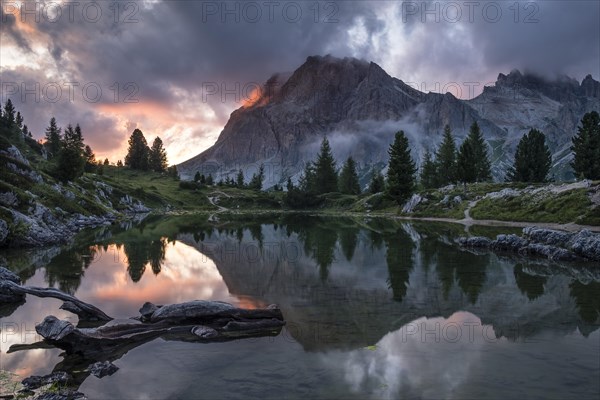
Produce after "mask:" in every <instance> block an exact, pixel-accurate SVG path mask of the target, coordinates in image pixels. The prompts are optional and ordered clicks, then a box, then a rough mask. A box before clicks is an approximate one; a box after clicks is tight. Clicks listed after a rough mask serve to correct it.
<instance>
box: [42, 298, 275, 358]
mask: <svg viewBox="0 0 600 400" xmlns="http://www.w3.org/2000/svg"><path fill="white" fill-rule="evenodd" d="M148 304H149V303H147V304H144V306H143V307H142V309H140V312H142V315H144V312H146V311H147V310H148V309H149V308H152V307H149V306H148ZM154 308H155V310H154V312H153V313H152V314H151V315H149V316H148V314H147V313H146V316H145V317H144V316H143V317H141V318H139V319H140V320H141V321H140V322H134V321H132V320H128V321H127V322H116V323H114V324H106V325H103V326H100V327H97V328H77V327H75V326H73V324H71V323H70V322H69V321H64V320H59V319H58V318H56V317H54V316H52V315H51V316H48V317H46V318H45V319H44V321H43V322H42V323H40V324H38V325H37V326H36V327H35V329H36V331H37V333H38V334H39V335H40V336H42V337H43V338H44V340H45V341H47V342H49V343H51V344H53V345H54V346H56V347H59V348H62V349H64V350H65V351H66V352H67V353H71V352H77V353H79V354H83V355H86V356H89V357H90V358H93V357H94V355H95V354H99V353H104V354H106V353H107V352H108V353H110V352H112V351H113V349H114V348H119V347H122V346H123V345H130V344H132V343H133V344H136V345H140V344H142V343H145V342H147V341H149V340H153V339H155V338H157V337H164V338H166V339H172V340H181V341H199V342H209V341H210V342H214V341H227V340H234V339H239V338H243V337H257V336H267V335H269V336H270V335H276V334H278V333H279V332H280V331H281V327H282V326H283V325H284V324H285V322H284V321H283V315H282V313H281V310H280V309H279V308H277V307H276V306H274V305H273V306H270V307H268V308H265V309H258V310H245V309H240V308H236V307H234V306H232V305H231V304H228V303H223V302H219V301H204V300H194V301H190V302H186V303H180V304H172V305H168V306H162V307H158V306H154ZM117 352H118V351H117Z"/></svg>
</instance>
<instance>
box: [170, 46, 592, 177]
mask: <svg viewBox="0 0 600 400" xmlns="http://www.w3.org/2000/svg"><path fill="white" fill-rule="evenodd" d="M599 109H600V83H599V82H598V81H596V80H594V79H593V78H592V77H591V76H590V75H588V76H587V77H586V78H585V79H584V80H583V82H581V84H579V83H578V82H577V81H576V80H574V79H571V78H568V77H559V78H557V79H555V80H552V81H550V80H547V79H544V78H541V77H538V76H535V75H532V74H521V73H520V72H519V71H516V70H515V71H512V72H511V73H510V74H509V75H504V74H500V75H499V76H498V80H497V81H496V84H495V86H490V87H485V89H484V91H483V92H482V94H481V95H479V96H477V97H476V98H474V99H471V100H461V99H457V98H456V97H454V96H453V95H452V94H450V93H446V94H439V93H432V92H430V93H423V92H420V91H418V90H416V89H414V88H412V87H411V86H409V85H407V84H406V83H404V82H403V81H401V80H399V79H397V78H394V77H391V76H390V75H388V74H387V73H386V72H385V71H384V70H383V69H382V68H381V67H379V66H378V65H377V64H375V63H372V62H371V63H368V62H366V61H362V60H357V59H354V58H344V59H339V58H335V57H331V56H325V57H320V56H314V57H308V59H307V60H306V62H305V63H304V64H303V65H302V66H300V68H298V69H297V70H296V71H295V72H294V73H292V74H291V75H284V74H276V75H274V76H273V77H271V78H270V79H269V80H268V81H267V82H266V83H265V85H264V87H263V90H262V92H261V93H260V95H259V96H258V97H257V98H256V99H254V101H253V102H252V103H249V104H245V105H244V106H243V107H241V108H239V109H238V110H236V111H234V112H233V113H232V114H231V117H230V119H229V121H228V122H227V124H226V125H225V127H224V129H223V131H222V132H221V135H220V136H219V138H218V140H217V142H216V143H215V144H214V145H213V146H212V147H211V148H209V149H208V150H206V151H204V152H203V153H201V154H200V155H198V156H196V157H194V158H192V159H190V160H188V161H186V162H184V163H182V164H180V165H179V166H178V169H179V172H180V174H181V176H182V178H183V179H191V177H193V175H194V174H195V173H196V171H200V172H201V173H204V174H209V173H211V174H213V176H216V177H226V176H232V177H233V176H234V174H235V173H237V171H238V169H242V170H243V171H245V173H246V179H247V180H248V179H249V178H250V175H252V173H253V172H255V171H256V169H257V166H258V165H259V164H261V163H264V164H265V167H266V172H267V181H266V186H272V185H274V184H275V183H278V182H284V181H285V180H286V179H287V177H292V178H294V179H295V178H297V177H298V176H299V174H300V172H301V170H302V169H303V167H304V165H305V163H306V162H307V161H310V160H313V159H314V158H315V156H316V153H317V151H318V146H319V144H320V141H321V140H322V138H323V136H324V135H327V137H328V138H329V141H330V142H331V145H332V148H333V149H334V155H335V156H336V158H337V160H338V164H339V165H341V163H342V162H343V160H344V159H345V158H346V157H348V156H349V155H352V156H353V157H354V158H355V159H356V160H357V161H358V163H359V167H360V168H359V169H361V170H362V172H363V174H364V175H368V171H370V170H371V169H372V168H373V167H374V166H376V167H377V168H384V167H385V163H386V162H387V148H388V146H389V144H390V143H391V142H392V140H393V135H394V133H395V132H396V131H398V130H400V129H403V130H404V131H405V133H407V135H408V136H409V139H410V142H411V145H412V149H413V157H414V158H415V159H416V160H417V161H418V162H419V161H420V159H421V158H422V155H423V153H424V152H425V150H426V149H429V150H431V151H434V150H435V148H436V146H437V145H438V144H439V142H440V141H441V137H442V132H443V127H444V126H445V125H446V124H449V125H450V126H451V128H452V130H453V133H454V135H455V136H456V138H457V139H458V141H459V143H460V141H461V140H462V139H463V138H464V137H465V136H466V134H467V133H468V129H469V126H470V125H471V124H472V123H473V121H477V122H478V123H479V125H480V126H481V128H482V131H483V133H484V136H485V138H486V139H487V141H488V144H489V146H490V155H491V157H492V165H493V172H494V176H495V178H496V179H498V180H502V179H503V178H504V175H505V173H506V170H507V168H508V167H509V166H510V164H511V161H512V157H513V154H514V150H515V148H516V145H517V143H518V141H519V140H520V138H521V136H522V135H523V134H525V133H526V132H527V131H529V129H531V128H537V129H541V130H542V131H543V132H544V133H545V134H546V137H547V139H548V142H549V146H550V148H551V150H552V152H553V157H554V166H553V170H552V173H553V174H554V176H555V178H557V179H569V178H571V177H572V176H571V172H570V169H569V167H568V163H569V161H570V155H569V147H570V142H571V137H572V136H573V134H574V133H575V132H576V130H577V125H578V123H579V121H580V119H581V117H582V116H583V115H584V114H585V113H586V112H589V111H591V110H599Z"/></svg>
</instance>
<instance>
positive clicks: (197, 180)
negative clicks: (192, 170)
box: [194, 171, 200, 182]
mask: <svg viewBox="0 0 600 400" xmlns="http://www.w3.org/2000/svg"><path fill="white" fill-rule="evenodd" d="M194 182H200V171H196V174H195V175H194Z"/></svg>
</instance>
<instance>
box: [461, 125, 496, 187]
mask: <svg viewBox="0 0 600 400" xmlns="http://www.w3.org/2000/svg"><path fill="white" fill-rule="evenodd" d="M467 140H469V142H470V143H471V149H472V150H473V160H474V162H475V171H476V177H475V182H486V181H489V180H491V179H492V171H491V166H490V159H489V154H488V147H487V143H486V142H485V140H484V139H483V135H482V134H481V130H480V129H479V125H478V124H477V122H473V124H472V125H471V128H470V130H469V135H468V136H467Z"/></svg>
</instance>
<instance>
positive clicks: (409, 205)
mask: <svg viewBox="0 0 600 400" xmlns="http://www.w3.org/2000/svg"><path fill="white" fill-rule="evenodd" d="M422 200H423V198H422V197H421V196H420V195H418V194H416V193H415V194H413V195H412V197H411V198H410V200H408V201H407V202H406V204H404V207H402V212H403V213H405V214H410V213H412V212H413V211H414V210H415V208H416V207H417V206H418V205H419V203H421V201H422Z"/></svg>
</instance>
